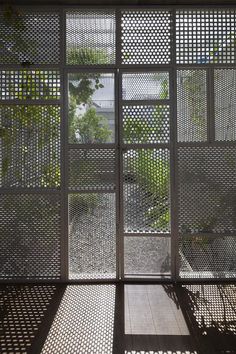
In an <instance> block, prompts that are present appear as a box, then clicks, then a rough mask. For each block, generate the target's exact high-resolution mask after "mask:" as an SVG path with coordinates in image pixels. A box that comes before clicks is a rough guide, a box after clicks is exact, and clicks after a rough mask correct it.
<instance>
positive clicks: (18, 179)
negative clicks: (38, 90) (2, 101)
mask: <svg viewBox="0 0 236 354" xmlns="http://www.w3.org/2000/svg"><path fill="white" fill-rule="evenodd" d="M13 112H14V114H12V111H11V110H7V111H5V115H4V117H3V119H2V124H1V128H0V138H1V141H2V145H3V151H4V156H3V160H2V171H1V173H2V177H5V176H7V174H8V172H9V173H10V166H11V164H12V158H13V155H14V154H15V153H16V152H15V151H16V150H15V149H16V147H17V142H18V140H19V139H20V141H21V145H20V146H19V147H18V151H17V156H18V157H20V160H19V161H18V163H17V165H16V164H15V165H14V171H16V172H15V175H14V180H15V183H17V184H20V185H21V184H22V183H23V184H24V183H26V182H27V183H28V184H31V183H34V180H36V179H39V181H38V182H39V183H40V186H42V187H58V186H59V185H60V166H59V161H58V164H57V163H56V158H57V151H56V149H57V145H55V141H56V140H57V139H58V138H59V127H60V115H59V114H57V110H55V109H54V107H53V106H44V110H43V114H44V115H45V116H44V120H43V124H42V116H41V107H40V106H34V105H31V106H27V107H25V106H16V107H14V111H13ZM36 144H37V152H38V154H39V156H40V157H41V160H39V161H38V160H37V159H35V161H32V149H35V146H36ZM45 149H46V154H45ZM48 154H50V159H49V158H48ZM38 164H39V166H40V165H41V164H42V168H41V175H40V176H38V173H37V171H38ZM39 169H40V167H39ZM26 172H27V173H26ZM25 173H26V174H27V176H28V177H29V176H32V177H33V180H27V181H25ZM28 177H27V178H28Z"/></svg>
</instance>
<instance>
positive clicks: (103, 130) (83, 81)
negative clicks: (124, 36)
mask: <svg viewBox="0 0 236 354" xmlns="http://www.w3.org/2000/svg"><path fill="white" fill-rule="evenodd" d="M98 58H100V59H99V60H100V62H99V63H100V64H106V63H107V62H108V58H107V53H106V52H104V51H102V50H100V51H98V50H94V49H92V48H84V49H83V48H80V49H71V50H70V51H69V53H68V62H70V63H75V62H76V63H77V64H80V65H82V64H83V65H84V64H87V65H88V64H97V63H98V62H97V60H98ZM101 58H103V59H101ZM101 60H102V61H101ZM100 76H101V75H100V74H99V73H84V72H79V73H74V74H70V77H69V141H70V143H77V142H78V139H77V137H76V134H79V135H80V139H79V141H80V142H82V143H93V142H98V143H102V142H108V141H109V138H110V136H111V130H110V129H109V126H108V122H107V118H106V117H104V116H102V115H97V114H96V110H95V108H93V107H92V96H93V94H94V93H95V92H96V91H97V90H99V89H101V88H103V87H104V86H103V85H102V84H101V82H100ZM86 105H87V106H88V107H89V108H88V109H87V112H86V113H85V114H83V115H82V114H80V113H78V112H77V111H78V110H79V106H84V107H85V106H86Z"/></svg>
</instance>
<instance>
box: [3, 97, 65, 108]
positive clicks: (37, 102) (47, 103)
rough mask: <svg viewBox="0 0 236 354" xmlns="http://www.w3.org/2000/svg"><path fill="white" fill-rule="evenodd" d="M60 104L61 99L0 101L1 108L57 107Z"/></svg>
mask: <svg viewBox="0 0 236 354" xmlns="http://www.w3.org/2000/svg"><path fill="white" fill-rule="evenodd" d="M61 103H62V98H61V99H55V100H53V99H50V100H46V99H45V100H43V99H40V100H37V99H35V100H34V99H26V100H24V99H22V100H20V99H17V100H0V105H2V106H12V105H13V106H58V105H60V104H61Z"/></svg>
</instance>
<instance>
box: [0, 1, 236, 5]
mask: <svg viewBox="0 0 236 354" xmlns="http://www.w3.org/2000/svg"><path fill="white" fill-rule="evenodd" d="M0 2H1V3H2V4H8V5H9V4H12V5H31V6H32V5H54V6H56V5H83V6H86V5H88V6H99V5H101V6H113V5H121V6H125V5H127V6H150V5H198V6H207V5H222V6H224V5H236V1H235V0H224V1H222V0H207V1H199V0H0Z"/></svg>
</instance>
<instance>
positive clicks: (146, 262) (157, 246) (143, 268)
mask: <svg viewBox="0 0 236 354" xmlns="http://www.w3.org/2000/svg"><path fill="white" fill-rule="evenodd" d="M124 257H125V260H124V262H125V268H124V271H125V274H133V275H137V274H142V275H144V274H146V275H155V274H156V275H161V274H166V273H167V274H169V275H170V260H171V257H170V238H169V237H166V238H165V237H150V236H146V237H125V242H124Z"/></svg>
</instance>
